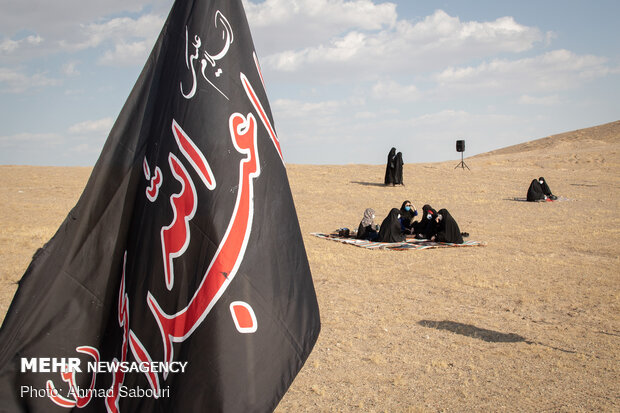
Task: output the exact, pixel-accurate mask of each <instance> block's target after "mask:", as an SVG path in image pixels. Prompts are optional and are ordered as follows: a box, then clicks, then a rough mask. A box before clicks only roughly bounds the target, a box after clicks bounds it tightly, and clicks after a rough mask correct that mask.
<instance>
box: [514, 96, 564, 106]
mask: <svg viewBox="0 0 620 413" xmlns="http://www.w3.org/2000/svg"><path fill="white" fill-rule="evenodd" d="M560 102H561V100H560V97H559V96H558V95H550V96H530V95H522V96H521V97H520V98H519V103H520V104H522V105H541V106H553V105H557V104H558V103H560Z"/></svg>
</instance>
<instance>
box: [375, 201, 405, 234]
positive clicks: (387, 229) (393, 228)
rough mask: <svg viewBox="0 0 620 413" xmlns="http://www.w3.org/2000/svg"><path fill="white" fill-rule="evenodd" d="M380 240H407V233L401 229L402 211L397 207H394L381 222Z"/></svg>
mask: <svg viewBox="0 0 620 413" xmlns="http://www.w3.org/2000/svg"><path fill="white" fill-rule="evenodd" d="M377 241H379V242H403V241H405V234H403V232H402V231H401V229H400V211H399V210H398V209H396V208H392V210H391V211H390V213H389V214H388V216H387V217H385V219H384V220H383V222H382V223H381V228H379V237H378V238H377Z"/></svg>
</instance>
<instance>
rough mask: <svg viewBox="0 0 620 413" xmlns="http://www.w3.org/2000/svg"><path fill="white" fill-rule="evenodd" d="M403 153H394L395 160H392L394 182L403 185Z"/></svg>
mask: <svg viewBox="0 0 620 413" xmlns="http://www.w3.org/2000/svg"><path fill="white" fill-rule="evenodd" d="M403 165H404V163H403V153H402V152H398V153H397V154H396V160H395V161H394V184H395V185H405V184H404V183H403Z"/></svg>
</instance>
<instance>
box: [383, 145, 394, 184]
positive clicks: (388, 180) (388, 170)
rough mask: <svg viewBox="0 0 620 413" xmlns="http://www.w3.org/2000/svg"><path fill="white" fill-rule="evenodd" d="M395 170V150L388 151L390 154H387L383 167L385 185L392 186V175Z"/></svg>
mask: <svg viewBox="0 0 620 413" xmlns="http://www.w3.org/2000/svg"><path fill="white" fill-rule="evenodd" d="M395 169H396V148H392V149H390V153H388V157H387V164H386V165H385V178H384V179H383V182H384V183H385V185H391V186H394V181H395V178H394V173H395Z"/></svg>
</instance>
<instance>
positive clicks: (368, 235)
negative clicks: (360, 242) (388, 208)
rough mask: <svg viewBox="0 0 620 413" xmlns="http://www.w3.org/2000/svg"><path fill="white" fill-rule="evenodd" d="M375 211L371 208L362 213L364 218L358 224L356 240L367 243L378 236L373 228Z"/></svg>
mask: <svg viewBox="0 0 620 413" xmlns="http://www.w3.org/2000/svg"><path fill="white" fill-rule="evenodd" d="M374 219H375V210H374V209H372V208H366V210H365V211H364V217H363V218H362V221H361V222H360V225H359V227H358V228H357V235H356V238H357V239H366V240H369V241H374V240H376V239H377V237H378V236H379V233H378V232H377V230H376V228H375V225H374V224H375V221H374Z"/></svg>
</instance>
